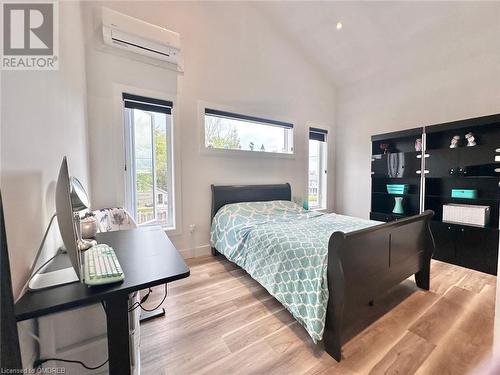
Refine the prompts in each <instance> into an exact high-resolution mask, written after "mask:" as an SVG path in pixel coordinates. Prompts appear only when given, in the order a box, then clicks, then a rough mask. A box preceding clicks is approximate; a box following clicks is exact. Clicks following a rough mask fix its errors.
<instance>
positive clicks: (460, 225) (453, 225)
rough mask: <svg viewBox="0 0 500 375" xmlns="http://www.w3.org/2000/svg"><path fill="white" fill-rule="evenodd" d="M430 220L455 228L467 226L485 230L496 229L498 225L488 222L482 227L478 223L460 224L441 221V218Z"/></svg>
mask: <svg viewBox="0 0 500 375" xmlns="http://www.w3.org/2000/svg"><path fill="white" fill-rule="evenodd" d="M432 222H435V223H441V224H444V225H449V226H451V227H455V228H460V227H467V228H472V229H486V230H491V231H495V230H498V227H496V226H494V225H492V224H488V225H486V226H484V227H482V226H479V225H471V224H465V223H463V224H462V223H455V222H449V221H442V220H437V219H432Z"/></svg>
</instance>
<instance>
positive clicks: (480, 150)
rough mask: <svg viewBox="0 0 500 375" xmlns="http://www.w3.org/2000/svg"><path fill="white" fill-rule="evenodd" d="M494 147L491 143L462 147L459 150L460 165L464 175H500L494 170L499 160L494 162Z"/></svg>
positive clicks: (499, 163) (499, 166) (498, 166)
mask: <svg viewBox="0 0 500 375" xmlns="http://www.w3.org/2000/svg"><path fill="white" fill-rule="evenodd" d="M495 150H496V147H494V146H491V145H484V146H473V147H463V148H462V149H461V150H460V167H461V168H462V171H461V173H462V174H463V175H464V176H500V173H499V172H495V169H496V168H500V162H495V155H496V152H495Z"/></svg>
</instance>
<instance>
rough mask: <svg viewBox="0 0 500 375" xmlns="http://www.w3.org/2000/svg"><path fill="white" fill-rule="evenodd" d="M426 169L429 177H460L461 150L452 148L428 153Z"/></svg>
mask: <svg viewBox="0 0 500 375" xmlns="http://www.w3.org/2000/svg"><path fill="white" fill-rule="evenodd" d="M427 154H428V155H429V156H428V157H426V158H425V169H426V170H427V171H429V172H428V173H427V174H426V176H427V177H446V176H453V175H458V169H459V167H460V149H458V148H450V149H442V150H429V151H427Z"/></svg>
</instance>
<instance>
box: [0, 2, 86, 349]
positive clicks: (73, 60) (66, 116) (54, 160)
mask: <svg viewBox="0 0 500 375" xmlns="http://www.w3.org/2000/svg"><path fill="white" fill-rule="evenodd" d="M59 15H60V17H59V22H60V24H59V31H60V36H59V43H60V47H59V53H60V69H59V70H58V71H44V72H42V71H2V72H1V74H2V82H1V94H2V95H1V99H2V103H1V104H2V113H1V132H0V144H1V159H0V160H1V165H0V167H1V189H2V195H3V202H4V208H5V221H6V227H7V237H8V246H9V257H10V264H11V270H12V285H13V289H14V296H17V295H18V293H19V292H20V290H21V287H22V285H23V284H24V282H25V281H26V279H27V277H28V274H27V273H28V270H29V267H30V266H31V262H32V261H33V259H34V256H35V253H36V250H37V249H38V246H39V243H40V240H41V238H42V235H43V232H44V230H45V227H46V225H47V224H48V221H49V219H50V217H51V215H52V214H53V213H54V211H55V203H54V191H55V179H56V178H57V174H58V171H59V166H60V164H61V160H62V157H63V155H67V156H68V162H69V166H70V173H72V174H73V175H75V176H78V177H80V178H81V179H82V181H83V182H84V183H86V182H87V181H88V171H87V128H86V87H85V65H84V48H83V33H82V24H81V11H80V5H79V3H66V2H61V3H60V5H59ZM58 244H59V238H58V230H57V225H55V226H54V227H53V230H52V233H51V235H50V236H49V239H48V242H47V244H46V247H45V250H44V251H45V253H46V254H47V255H48V254H52V253H53V252H54V251H55V249H56V247H57V246H58ZM20 335H21V342H22V343H23V342H24V343H25V345H23V349H26V350H30V346H29V345H26V341H27V340H26V339H25V336H24V331H21V332H20Z"/></svg>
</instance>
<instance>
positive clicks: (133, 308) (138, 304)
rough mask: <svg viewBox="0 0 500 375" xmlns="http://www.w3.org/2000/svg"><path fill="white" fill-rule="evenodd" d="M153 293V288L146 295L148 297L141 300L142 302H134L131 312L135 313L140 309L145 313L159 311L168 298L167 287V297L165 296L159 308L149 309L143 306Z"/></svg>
mask: <svg viewBox="0 0 500 375" xmlns="http://www.w3.org/2000/svg"><path fill="white" fill-rule="evenodd" d="M152 292H153V290H152V289H151V288H149V290H148V292H147V293H146V295H145V296H144V297H142V298H141V302H134V303H133V304H132V306H131V307H130V309H129V310H128V311H129V312H131V311H134V310H135V309H137V308H138V307H140V308H141V310H143V311H147V312H151V311H155V310H157V309H159V308H160V307H161V305H163V302H165V299H166V298H167V287H166V285H165V295H164V296H163V299H162V300H161V302H160V303H159V304H158V306H156V307H154V308H152V309H148V308H146V307H144V306H142V304H143V303H144V302H146V300H147V299H148V298H149V295H150V294H151V293H152Z"/></svg>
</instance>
